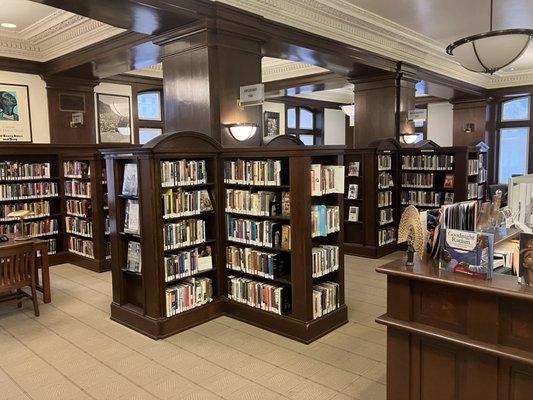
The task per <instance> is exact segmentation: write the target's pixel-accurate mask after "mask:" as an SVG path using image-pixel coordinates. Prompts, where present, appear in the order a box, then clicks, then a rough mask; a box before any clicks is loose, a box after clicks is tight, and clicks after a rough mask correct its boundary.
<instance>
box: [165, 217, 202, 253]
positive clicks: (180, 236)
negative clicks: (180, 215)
mask: <svg viewBox="0 0 533 400" xmlns="http://www.w3.org/2000/svg"><path fill="white" fill-rule="evenodd" d="M206 237H207V234H206V224H205V221H204V220H202V219H187V220H184V221H179V222H175V223H167V224H164V225H163V242H164V243H163V247H164V249H165V250H174V249H179V248H182V247H187V246H193V245H196V244H201V243H203V242H205V241H206Z"/></svg>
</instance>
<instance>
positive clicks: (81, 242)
mask: <svg viewBox="0 0 533 400" xmlns="http://www.w3.org/2000/svg"><path fill="white" fill-rule="evenodd" d="M67 248H68V251H70V252H71V253H75V254H79V255H81V256H85V257H89V258H94V245H93V241H92V240H87V239H81V238H79V237H76V236H68V238H67Z"/></svg>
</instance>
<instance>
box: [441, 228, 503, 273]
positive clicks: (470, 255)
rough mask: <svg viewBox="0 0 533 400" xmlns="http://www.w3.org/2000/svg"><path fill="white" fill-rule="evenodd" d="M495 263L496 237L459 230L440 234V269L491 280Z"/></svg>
mask: <svg viewBox="0 0 533 400" xmlns="http://www.w3.org/2000/svg"><path fill="white" fill-rule="evenodd" d="M493 261H494V235H493V234H492V233H482V232H470V231H464V230H458V229H450V228H446V229H443V230H442V232H441V234H440V252H439V267H440V268H442V269H446V270H447V271H451V272H456V273H460V274H465V275H469V276H472V277H475V278H482V279H491V278H492V273H493V268H494V265H493Z"/></svg>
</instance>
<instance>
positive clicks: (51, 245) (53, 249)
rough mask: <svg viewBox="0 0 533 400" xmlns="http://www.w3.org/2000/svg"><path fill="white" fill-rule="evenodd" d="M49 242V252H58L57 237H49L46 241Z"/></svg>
mask: <svg viewBox="0 0 533 400" xmlns="http://www.w3.org/2000/svg"><path fill="white" fill-rule="evenodd" d="M46 243H47V244H48V254H49V255H51V254H56V253H57V239H55V238H54V239H48V240H47V241H46Z"/></svg>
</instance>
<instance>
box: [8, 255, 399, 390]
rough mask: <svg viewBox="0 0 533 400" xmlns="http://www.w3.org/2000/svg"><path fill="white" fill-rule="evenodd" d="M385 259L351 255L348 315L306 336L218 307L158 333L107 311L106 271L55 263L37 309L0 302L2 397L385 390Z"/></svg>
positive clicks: (108, 279) (348, 262)
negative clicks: (329, 329)
mask: <svg viewBox="0 0 533 400" xmlns="http://www.w3.org/2000/svg"><path fill="white" fill-rule="evenodd" d="M397 256H398V254H395V255H392V256H389V257H387V258H386V259H381V260H377V261H374V260H368V259H361V258H356V257H347V258H346V302H347V304H348V308H349V319H350V323H349V324H347V325H345V326H343V327H342V328H340V329H338V330H337V331H335V332H333V333H330V334H329V335H327V336H325V337H323V338H322V339H320V340H318V341H317V342H315V343H313V344H311V345H308V346H306V345H303V344H300V343H297V342H294V341H292V340H289V339H285V338H283V337H281V336H278V335H275V334H272V333H269V332H267V331H264V330H261V329H258V328H255V327H253V326H250V325H247V324H244V323H241V322H238V321H235V320H233V319H230V318H226V317H222V318H218V319H216V320H214V321H211V322H208V323H206V324H203V325H201V326H198V327H197V328H194V329H192V330H189V331H187V332H184V333H181V334H178V335H175V336H173V337H170V338H168V339H166V340H161V341H153V340H150V339H148V338H146V337H144V336H142V335H140V334H137V333H135V332H134V331H132V330H130V329H127V328H125V327H123V326H121V325H119V324H117V323H114V322H112V321H111V320H110V319H109V304H110V302H111V274H110V273H104V274H95V273H92V272H89V271H86V270H84V269H82V268H78V267H75V266H72V265H69V264H65V265H60V266H55V267H52V268H51V274H52V277H51V278H52V286H53V291H52V296H53V297H52V303H51V304H48V305H43V304H41V306H40V309H41V316H40V317H39V318H35V317H34V315H33V312H32V308H31V302H26V303H25V306H24V310H23V312H21V311H20V310H17V308H16V305H15V304H14V303H3V304H1V305H0V399H6V400H7V399H8V400H17V399H28V398H29V399H35V400H46V399H54V400H57V399H69V400H70V399H72V400H82V399H113V400H114V399H118V400H120V399H184V400H185V399H189V400H193V399H194V400H210V399H220V398H224V399H230V400H240V399H243V400H253V399H258V400H269V399H294V400H299V399H301V400H314V399H316V400H326V399H332V400H333V399H335V400H343V399H359V400H381V399H385V364H384V363H385V354H386V346H385V344H386V341H385V329H384V328H383V327H382V326H379V325H377V324H376V323H375V322H374V318H375V317H376V316H378V315H381V314H382V313H384V312H385V299H386V296H385V292H386V282H385V278H384V277H383V276H381V275H379V274H377V273H376V272H374V268H375V267H376V266H378V265H380V264H383V263H384V262H387V261H389V260H391V259H394V258H395V257H397Z"/></svg>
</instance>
